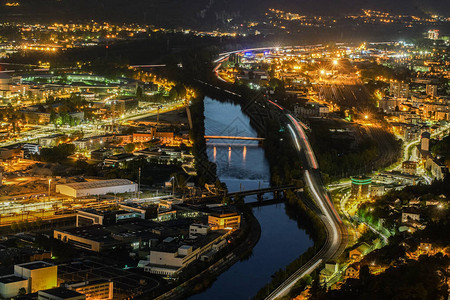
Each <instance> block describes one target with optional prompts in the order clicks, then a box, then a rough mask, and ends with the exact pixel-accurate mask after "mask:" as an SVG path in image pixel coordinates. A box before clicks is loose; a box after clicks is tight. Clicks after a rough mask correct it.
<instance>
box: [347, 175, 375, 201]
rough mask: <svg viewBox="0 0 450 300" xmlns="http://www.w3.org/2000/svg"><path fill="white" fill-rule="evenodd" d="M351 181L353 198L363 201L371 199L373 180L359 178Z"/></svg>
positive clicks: (352, 178) (364, 177)
mask: <svg viewBox="0 0 450 300" xmlns="http://www.w3.org/2000/svg"><path fill="white" fill-rule="evenodd" d="M350 179H351V181H352V191H351V196H352V198H355V199H361V198H367V197H369V194H370V186H371V184H372V178H370V177H366V176H358V177H351V178H350Z"/></svg>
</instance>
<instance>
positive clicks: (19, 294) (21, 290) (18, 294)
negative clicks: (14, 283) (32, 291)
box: [17, 287, 27, 296]
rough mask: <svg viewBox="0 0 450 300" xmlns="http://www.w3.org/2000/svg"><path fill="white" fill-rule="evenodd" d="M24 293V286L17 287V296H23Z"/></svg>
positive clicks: (25, 292) (25, 291)
mask: <svg viewBox="0 0 450 300" xmlns="http://www.w3.org/2000/svg"><path fill="white" fill-rule="evenodd" d="M26 294H27V290H26V289H25V288H23V287H21V288H20V289H19V291H18V292H17V296H24V295H26Z"/></svg>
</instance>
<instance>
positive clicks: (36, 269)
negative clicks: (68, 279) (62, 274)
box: [14, 261, 58, 293]
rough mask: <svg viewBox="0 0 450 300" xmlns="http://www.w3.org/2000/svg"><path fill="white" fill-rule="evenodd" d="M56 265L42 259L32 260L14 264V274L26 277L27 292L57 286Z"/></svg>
mask: <svg viewBox="0 0 450 300" xmlns="http://www.w3.org/2000/svg"><path fill="white" fill-rule="evenodd" d="M57 273H58V266H55V265H52V264H50V263H47V262H44V261H34V262H29V263H24V264H19V265H15V266H14V275H15V276H17V277H21V278H24V279H28V289H27V291H28V292H29V293H35V292H37V291H40V290H46V289H50V288H54V287H56V286H57V279H58V277H57Z"/></svg>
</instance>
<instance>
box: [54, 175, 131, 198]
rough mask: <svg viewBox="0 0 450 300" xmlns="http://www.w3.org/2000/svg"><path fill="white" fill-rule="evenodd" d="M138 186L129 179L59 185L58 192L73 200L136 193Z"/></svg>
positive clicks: (57, 186)
mask: <svg viewBox="0 0 450 300" xmlns="http://www.w3.org/2000/svg"><path fill="white" fill-rule="evenodd" d="M136 191H137V184H136V183H134V182H132V181H130V180H127V179H111V180H98V181H88V182H75V183H67V184H57V185H56V192H57V193H61V194H63V195H66V196H70V197H73V198H79V197H86V196H97V195H106V194H122V193H135V192H136Z"/></svg>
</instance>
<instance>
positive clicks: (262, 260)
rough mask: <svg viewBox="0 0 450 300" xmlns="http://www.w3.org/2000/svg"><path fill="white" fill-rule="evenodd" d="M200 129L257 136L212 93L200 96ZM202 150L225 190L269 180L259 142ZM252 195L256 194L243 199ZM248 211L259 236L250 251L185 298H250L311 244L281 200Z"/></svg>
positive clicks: (220, 143)
mask: <svg viewBox="0 0 450 300" xmlns="http://www.w3.org/2000/svg"><path fill="white" fill-rule="evenodd" d="M205 132H206V135H220V136H225V135H226V136H248V137H256V136H257V133H256V131H255V130H254V129H253V128H252V127H251V126H250V119H249V118H248V117H247V116H245V115H244V114H243V113H242V111H241V108H240V106H239V105H235V104H232V103H225V102H220V101H217V100H213V99H211V98H205ZM207 153H208V157H209V159H210V160H211V161H213V162H215V163H216V164H217V175H218V177H219V178H220V180H221V181H223V182H225V183H226V184H227V187H228V190H229V191H231V192H233V191H239V190H240V189H241V190H248V189H255V188H258V187H268V186H269V179H270V170H269V165H268V162H267V160H266V158H265V156H264V150H263V149H262V148H261V147H259V146H258V142H256V141H233V140H215V141H210V142H208V146H207ZM266 197H269V195H267V196H266ZM255 200H256V197H255V196H252V197H246V199H245V201H247V202H248V201H255ZM253 211H254V215H255V217H256V218H257V219H258V221H259V223H260V225H261V238H260V240H259V241H258V244H257V245H256V246H255V248H254V249H253V252H252V255H251V256H250V257H249V258H248V259H247V260H244V261H239V262H237V263H236V264H234V265H233V266H232V267H230V268H229V269H228V270H227V271H225V272H224V273H222V274H221V275H220V276H218V278H217V280H216V281H215V282H213V284H212V286H211V287H209V288H208V289H207V290H205V291H204V292H202V293H200V294H197V295H194V296H192V297H190V298H189V299H193V300H197V299H199V300H203V299H205V300H206V299H208V300H211V299H250V298H252V297H253V296H255V294H256V293H257V292H258V290H259V289H260V288H262V287H263V286H264V285H265V284H266V283H268V282H269V281H270V280H271V275H272V274H273V273H275V272H276V271H277V270H279V269H280V268H283V267H284V266H286V265H287V264H289V263H290V262H291V261H293V260H294V259H295V258H297V257H298V256H299V255H300V254H302V253H303V252H305V251H306V250H307V249H308V248H309V247H310V246H312V244H313V242H312V240H311V238H310V237H309V236H308V235H307V234H306V233H305V231H304V230H302V229H299V227H298V225H297V222H296V221H295V220H292V219H290V218H289V217H288V216H287V215H286V212H285V206H284V204H276V205H269V206H262V207H258V208H254V210H253Z"/></svg>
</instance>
